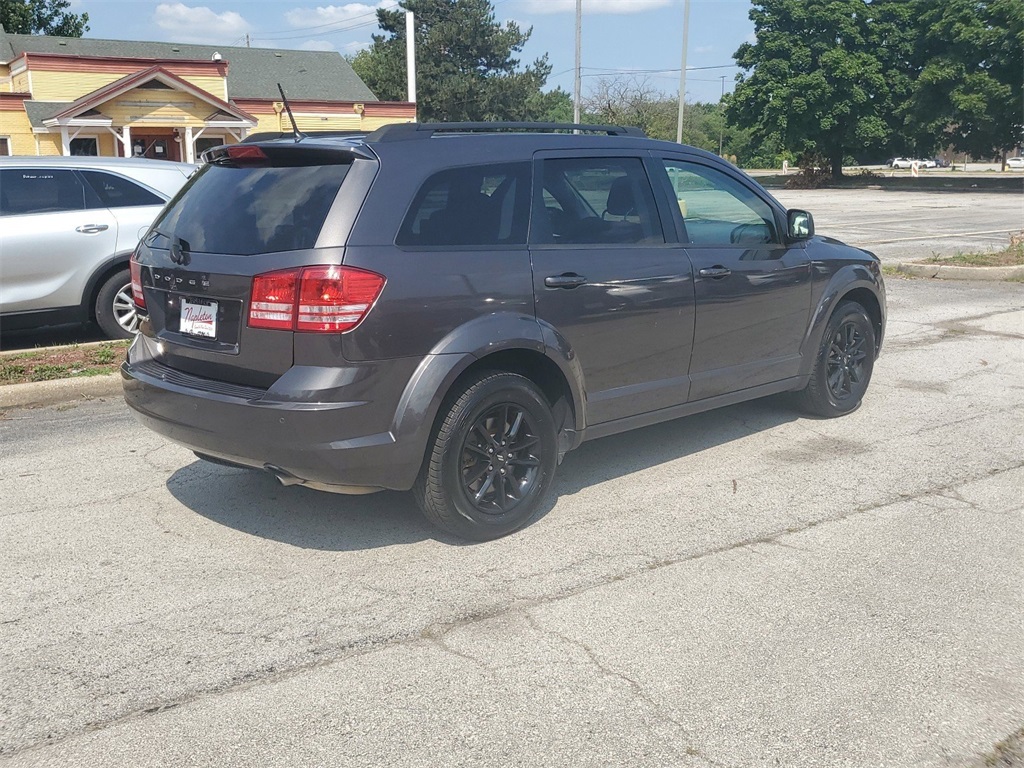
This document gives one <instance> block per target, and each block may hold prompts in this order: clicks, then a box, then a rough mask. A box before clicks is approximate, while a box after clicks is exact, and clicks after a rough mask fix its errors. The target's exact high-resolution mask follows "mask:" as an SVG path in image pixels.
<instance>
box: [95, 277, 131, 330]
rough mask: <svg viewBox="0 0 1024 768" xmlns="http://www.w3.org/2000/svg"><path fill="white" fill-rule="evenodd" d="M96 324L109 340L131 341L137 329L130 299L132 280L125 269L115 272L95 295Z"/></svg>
mask: <svg viewBox="0 0 1024 768" xmlns="http://www.w3.org/2000/svg"><path fill="white" fill-rule="evenodd" d="M95 314H96V324H97V325H98V326H99V327H100V330H102V331H103V333H104V334H106V336H107V338H110V339H131V338H133V337H134V336H135V332H136V331H137V330H138V328H139V316H138V314H137V313H136V311H135V301H134V300H133V299H132V278H131V274H130V273H129V272H128V270H127V269H125V270H122V271H121V272H115V273H114V274H113V275H111V276H110V277H109V278H107V280H106V281H104V283H103V285H101V286H100V290H99V292H98V293H97V294H96V307H95Z"/></svg>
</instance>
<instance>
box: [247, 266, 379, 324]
mask: <svg viewBox="0 0 1024 768" xmlns="http://www.w3.org/2000/svg"><path fill="white" fill-rule="evenodd" d="M385 282H386V281H385V279H384V277H383V276H381V275H378V274H377V273H375V272H368V271H366V270H364V269H355V268H354V267H329V266H322V267H303V268H299V269H287V270H281V271H279V272H267V273H265V274H262V275H256V277H254V278H253V281H252V301H251V302H250V305H249V327H250V328H276V329H281V330H292V331H307V332H314V333H341V332H343V331H350V330H352V329H353V328H355V327H356V326H357V325H359V323H360V322H361V321H362V319H363V318H364V317H366V313H367V312H369V311H370V307H372V306H373V303H374V302H375V301H376V300H377V297H378V296H380V293H381V291H382V290H383V289H384V283H385Z"/></svg>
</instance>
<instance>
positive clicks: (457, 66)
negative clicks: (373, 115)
mask: <svg viewBox="0 0 1024 768" xmlns="http://www.w3.org/2000/svg"><path fill="white" fill-rule="evenodd" d="M399 9H400V10H393V11H390V10H384V9H378V11H377V23H378V24H379V25H380V28H381V30H382V32H383V33H384V34H380V35H374V36H373V45H372V46H371V47H370V48H368V49H366V50H365V51H360V53H359V54H357V55H356V56H355V57H354V59H353V61H352V66H353V68H354V69H355V71H356V73H357V74H358V75H359V76H360V77H361V78H362V79H363V80H364V81H365V82H366V84H367V85H368V86H369V87H370V90H372V91H373V92H374V93H375V94H376V95H377V96H378V97H379V98H382V99H387V100H396V101H397V100H403V99H405V98H406V94H407V87H406V66H405V13H404V12H405V11H412V12H413V13H415V14H416V96H417V112H418V114H419V119H420V120H424V121H432V120H530V119H537V118H538V117H540V116H541V115H543V114H544V113H546V111H547V110H548V108H549V107H553V106H555V105H556V104H557V101H558V97H557V96H556V97H552V98H551V100H550V101H547V100H545V99H544V98H541V96H540V94H541V88H543V86H544V83H545V82H546V81H547V78H548V75H550V74H551V66H550V65H549V64H548V62H547V56H544V57H543V58H540V59H537V60H536V61H534V62H533V64H531V65H530V66H527V67H520V61H519V59H518V58H516V54H518V53H520V52H521V51H522V49H523V46H524V45H525V44H526V41H527V40H529V38H530V34H531V32H532V29H528V30H526V31H525V32H524V31H522V30H521V29H520V28H519V26H518V25H517V24H516V23H515V22H512V21H509V22H506V23H505V24H504V25H501V24H499V23H497V21H495V18H494V9H493V6H492V5H491V2H490V0H402V1H401V2H400V3H399Z"/></svg>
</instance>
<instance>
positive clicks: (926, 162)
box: [921, 160, 938, 168]
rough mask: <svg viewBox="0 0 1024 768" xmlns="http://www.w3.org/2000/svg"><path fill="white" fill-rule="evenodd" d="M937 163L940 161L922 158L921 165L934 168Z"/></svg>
mask: <svg viewBox="0 0 1024 768" xmlns="http://www.w3.org/2000/svg"><path fill="white" fill-rule="evenodd" d="M937 165H938V163H937V162H935V160H922V161H921V167H922V168H934V167H935V166H937Z"/></svg>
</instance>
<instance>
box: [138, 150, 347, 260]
mask: <svg viewBox="0 0 1024 768" xmlns="http://www.w3.org/2000/svg"><path fill="white" fill-rule="evenodd" d="M348 169H349V166H348V165H298V166H288V167H266V166H258V167H246V166H241V167H233V166H229V165H213V164H210V165H206V166H205V167H203V168H202V170H200V172H199V173H198V174H196V175H195V176H194V177H193V178H192V179H191V181H190V182H189V183H188V184H186V185H185V187H184V188H183V189H182V191H181V192H180V193H179V194H178V195H177V197H175V198H174V200H172V201H171V203H170V204H169V205H168V207H167V208H166V209H165V210H164V212H163V214H162V215H161V216H160V217H159V219H158V220H157V222H156V225H155V229H156V230H157V231H158V232H159V233H160V234H162V235H165V236H167V237H172V238H176V239H177V240H178V241H179V242H180V243H181V245H182V247H183V248H184V249H185V250H189V251H194V252H197V253H223V254H232V255H244V256H249V255H252V254H255V253H272V252H275V251H294V250H302V249H306V248H312V247H313V246H314V245H316V240H317V237H318V236H319V235H320V229H321V228H322V227H323V224H324V221H325V220H326V218H327V212H328V211H329V210H330V208H331V205H332V204H333V203H334V199H335V197H337V195H338V191H339V190H340V189H341V185H342V182H343V181H344V180H345V175H346V174H347V173H348Z"/></svg>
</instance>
